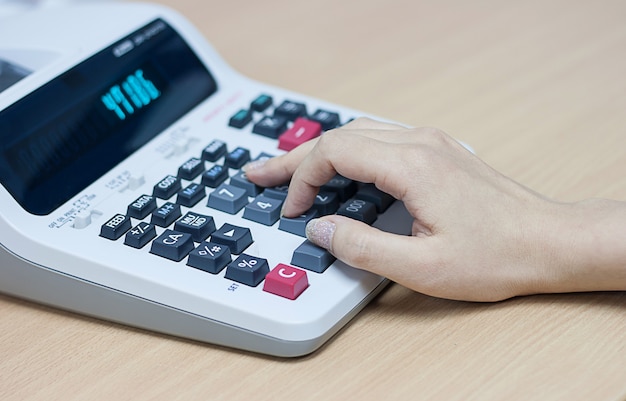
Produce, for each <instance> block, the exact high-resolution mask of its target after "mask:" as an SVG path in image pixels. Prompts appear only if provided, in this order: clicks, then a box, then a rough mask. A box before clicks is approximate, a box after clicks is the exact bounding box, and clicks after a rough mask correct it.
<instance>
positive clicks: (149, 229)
mask: <svg viewBox="0 0 626 401" xmlns="http://www.w3.org/2000/svg"><path fill="white" fill-rule="evenodd" d="M154 237H156V228H155V226H154V224H148V223H145V222H143V221H142V222H141V223H139V224H137V225H136V226H135V227H133V229H132V230H130V231H129V232H127V233H126V237H125V238H124V244H126V245H128V246H132V247H133V248H137V249H140V248H143V247H144V246H145V245H146V244H147V243H148V242H150V241H152V239H153V238H154Z"/></svg>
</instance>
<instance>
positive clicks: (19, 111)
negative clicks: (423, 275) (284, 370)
mask: <svg viewBox="0 0 626 401" xmlns="http://www.w3.org/2000/svg"><path fill="white" fill-rule="evenodd" d="M0 63H2V64H1V65H2V66H3V69H2V70H0V152H1V153H0V183H1V184H2V185H1V186H0V291H1V292H3V293H6V294H10V295H13V296H17V297H22V298H25V299H29V300H33V301H36V302H40V303H43V304H47V305H52V306H55V307H58V308H62V309H65V310H70V311H74V312H77V313H81V314H85V315H89V316H94V317H97V318H100V319H105V320H110V321H114V322H119V323H122V324H125V325H130V326H134V327H140V328H144V329H147V330H151V331H156V332H160V333H166V334H169V335H173V336H179V337H184V338H188V339H193V340H197V341H201V342H206V343H211V344H216V345H220V346H226V347H232V348H236V349H241V350H247V351H252V352H258V353H262V354H268V355H274V356H280V357H295V356H300V355H305V354H308V353H311V352H313V351H315V350H317V349H318V348H319V347H320V346H322V345H323V344H324V343H325V342H326V341H328V340H329V339H330V338H332V337H333V336H334V335H335V334H336V333H337V332H338V331H339V330H340V329H341V328H342V327H343V326H344V325H346V324H347V323H348V322H349V321H350V320H351V319H352V318H353V317H354V316H355V315H356V314H357V313H358V312H359V311H360V310H362V308H363V307H364V306H365V305H366V304H367V303H368V302H369V301H371V300H372V299H373V298H374V297H375V296H376V295H377V294H378V293H379V292H380V291H381V290H382V289H383V288H384V287H385V286H386V285H387V283H388V280H386V279H385V278H383V277H380V276H377V275H374V274H371V273H369V272H365V271H362V270H359V269H355V268H353V267H350V266H348V265H346V264H345V263H342V262H341V261H339V260H336V259H335V258H334V257H333V256H332V255H331V254H330V253H328V252H327V251H326V250H324V249H321V248H318V247H316V246H315V245H313V244H312V243H310V242H309V241H307V240H306V237H305V226H306V223H307V222H308V221H309V220H311V219H312V218H315V217H316V216H322V215H326V214H333V213H337V214H342V215H346V216H349V217H351V218H354V219H358V220H361V221H363V222H365V223H367V224H371V225H373V226H375V227H378V228H380V229H382V230H385V231H389V232H394V233H397V234H402V235H410V233H411V221H412V219H411V218H410V217H409V215H408V213H407V211H406V209H405V208H404V206H403V204H402V203H401V202H399V201H396V200H395V199H393V198H392V197H390V196H389V195H387V194H385V193H383V192H381V191H379V190H378V189H377V188H376V187H375V186H373V185H372V184H367V183H360V182H355V181H352V180H350V179H347V178H345V177H342V176H336V177H334V178H333V179H332V180H330V181H329V182H328V183H327V184H325V185H324V186H323V187H322V188H321V189H320V192H319V194H318V195H317V197H316V200H315V204H314V205H313V207H312V208H311V209H310V210H309V211H307V212H306V213H304V214H303V215H301V216H299V217H297V218H292V219H289V218H284V217H281V214H280V210H281V207H282V203H283V201H284V199H285V197H286V194H287V192H288V189H289V183H284V185H281V186H277V187H272V188H262V187H259V186H257V185H255V184H253V183H251V182H250V181H248V180H247V178H246V175H245V173H244V172H243V171H242V169H241V168H242V166H244V165H245V164H246V163H248V162H249V161H253V160H257V159H260V158H270V157H273V156H276V155H279V154H282V153H284V152H287V151H289V150H291V149H293V148H295V147H297V146H298V145H300V144H301V143H303V142H305V141H307V140H310V139H312V138H315V137H317V136H320V135H324V132H325V131H327V130H330V129H333V128H336V127H339V126H341V125H343V124H345V123H346V122H348V121H350V120H351V119H353V118H356V117H359V116H362V115H364V113H361V112H358V111H356V110H351V109H349V108H346V107H342V106H338V105H334V104H330V103H328V102H325V101H322V100H319V99H314V98H311V97H308V96H305V95H302V94H299V93H294V92H291V91H288V90H285V89H281V88H277V87H273V86H270V85H267V84H264V83H260V82H257V81H254V80H252V79H249V78H247V77H245V76H242V75H240V74H239V73H237V72H236V71H234V70H233V69H232V68H231V67H229V66H228V65H227V64H226V63H225V62H224V61H223V60H222V59H221V58H220V56H219V55H218V54H217V53H216V52H215V51H214V50H213V48H212V47H211V46H210V45H209V44H208V43H207V42H206V41H205V39H204V38H203V37H202V36H201V34H200V33H199V32H198V31H197V30H196V29H195V28H194V27H193V26H192V25H191V24H190V23H189V22H188V21H186V20H185V19H184V18H183V17H182V16H180V15H179V14H177V13H176V12H174V11H173V10H170V9H168V8H164V7H161V6H156V5H150V4H132V3H125V4H110V3H107V4H99V5H98V4H91V5H74V6H67V7H59V8H48V9H46V10H45V12H41V11H34V12H30V13H26V14H23V15H21V16H17V17H14V18H12V19H11V20H5V21H3V22H2V25H1V26H0Z"/></svg>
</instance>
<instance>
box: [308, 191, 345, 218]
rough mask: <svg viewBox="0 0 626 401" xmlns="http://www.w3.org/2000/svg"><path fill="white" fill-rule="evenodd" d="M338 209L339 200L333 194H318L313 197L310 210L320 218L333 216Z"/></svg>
mask: <svg viewBox="0 0 626 401" xmlns="http://www.w3.org/2000/svg"><path fill="white" fill-rule="evenodd" d="M338 207H339V198H338V197H337V194H336V193H334V192H320V193H318V194H317V195H316V196H315V200H314V201H313V206H311V209H314V210H317V211H318V213H319V214H320V216H325V215H327V214H333V213H335V212H336V211H337V208H338Z"/></svg>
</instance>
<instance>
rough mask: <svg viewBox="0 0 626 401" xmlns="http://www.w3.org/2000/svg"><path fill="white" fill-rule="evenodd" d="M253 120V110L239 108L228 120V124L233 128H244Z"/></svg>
mask: <svg viewBox="0 0 626 401" xmlns="http://www.w3.org/2000/svg"><path fill="white" fill-rule="evenodd" d="M250 121H252V112H251V111H250V110H245V109H242V110H239V111H238V112H237V113H235V115H234V116H232V117H231V118H230V120H229V121H228V126H229V127H233V128H243V127H245V126H246V125H248V123H250Z"/></svg>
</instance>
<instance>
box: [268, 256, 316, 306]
mask: <svg viewBox="0 0 626 401" xmlns="http://www.w3.org/2000/svg"><path fill="white" fill-rule="evenodd" d="M308 286H309V279H308V278H307V276H306V272H305V271H304V270H301V269H297V268H295V267H293V266H289V265H284V264H282V263H279V264H278V265H276V267H275V268H273V269H272V271H270V272H269V273H268V274H267V275H266V276H265V284H263V291H266V292H270V293H272V294H276V295H280V296H281V297H285V298H289V299H296V298H298V296H300V294H302V292H303V291H304V290H306V289H307V287H308Z"/></svg>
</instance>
